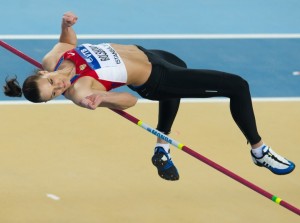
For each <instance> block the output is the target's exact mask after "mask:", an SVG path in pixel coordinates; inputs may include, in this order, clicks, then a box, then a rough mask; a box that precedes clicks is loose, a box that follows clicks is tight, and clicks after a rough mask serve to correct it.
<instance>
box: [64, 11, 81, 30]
mask: <svg viewBox="0 0 300 223" xmlns="http://www.w3.org/2000/svg"><path fill="white" fill-rule="evenodd" d="M77 19H78V17H77V16H76V15H75V14H74V13H73V12H66V13H65V14H64V15H63V17H62V25H63V26H66V27H71V26H73V25H74V24H75V23H76V22H77Z"/></svg>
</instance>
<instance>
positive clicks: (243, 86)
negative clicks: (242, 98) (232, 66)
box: [233, 75, 249, 92]
mask: <svg viewBox="0 0 300 223" xmlns="http://www.w3.org/2000/svg"><path fill="white" fill-rule="evenodd" d="M233 83H234V88H235V90H236V91H238V92H241V91H249V84H248V81H246V80H245V79H244V78H242V77H241V76H238V75H235V76H234V82H233Z"/></svg>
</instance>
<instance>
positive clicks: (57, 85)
mask: <svg viewBox="0 0 300 223" xmlns="http://www.w3.org/2000/svg"><path fill="white" fill-rule="evenodd" d="M38 74H39V75H41V78H40V79H39V80H38V81H37V85H38V88H39V90H40V96H41V99H42V100H43V101H45V102H47V101H50V100H52V99H54V98H56V97H58V96H60V95H62V93H63V92H65V91H66V90H67V89H68V88H69V87H70V85H71V83H70V80H69V79H68V78H67V77H65V76H64V75H62V74H59V73H58V72H48V71H39V73H38Z"/></svg>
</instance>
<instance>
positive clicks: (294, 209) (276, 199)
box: [0, 40, 300, 215]
mask: <svg viewBox="0 0 300 223" xmlns="http://www.w3.org/2000/svg"><path fill="white" fill-rule="evenodd" d="M0 45H1V46H2V47H3V48H5V49H7V50H8V51H10V52H12V53H13V54H15V55H17V56H19V57H21V58H22V59H24V60H26V61H27V62H29V63H31V64H33V65H34V66H36V67H38V68H40V69H42V68H43V66H42V64H41V63H39V62H38V61H36V60H34V59H32V58H31V57H29V56H27V55H26V54H24V53H22V52H21V51H19V50H17V49H16V48H14V47H12V46H10V45H9V44H7V43H5V42H4V41H2V40H0ZM110 110H112V111H114V112H115V113H117V114H119V115H121V116H122V117H124V118H126V119H127V120H129V121H131V122H133V123H134V124H136V125H138V126H140V127H142V128H143V129H145V130H146V131H148V132H150V133H152V134H153V135H155V136H157V137H159V138H161V139H163V140H165V141H167V142H169V143H170V144H171V145H173V146H175V147H176V148H178V149H180V150H182V151H184V152H186V153H187V154H189V155H191V156H193V157H195V158H196V159H198V160H200V161H202V162H203V163H205V164H207V165H209V166H210V167H212V168H214V169H216V170H218V171H220V172H221V173H223V174H225V175H227V176H228V177H230V178H232V179H234V180H236V181H237V182H239V183H241V184H243V185H245V186H246V187H248V188H250V189H252V190H254V191H255V192H257V193H259V194H261V195H262V196H264V197H266V198H268V199H270V200H272V201H273V202H275V203H276V204H279V205H281V206H282V207H285V208H286V209H288V210H290V211H292V212H294V213H295V214H297V215H300V209H298V208H297V207H295V206H293V205H291V204H289V203H288V202H286V201H284V200H282V199H281V198H279V197H277V196H275V195H273V194H271V193H269V192H267V191H265V190H264V189H262V188H260V187H258V186H256V185H255V184H253V183H251V182H249V181H248V180H246V179H244V178H242V177H240V176H238V175H237V174H235V173H233V172H231V171H230V170H228V169H226V168H224V167H222V166H220V165H219V164H217V163H215V162H214V161H212V160H210V159H208V158H206V157H204V156H203V155H201V154H199V153H197V152H195V151H194V150H192V149H190V148H189V147H187V146H186V145H184V144H182V143H179V142H177V141H176V140H174V139H172V138H171V137H169V136H167V135H165V134H163V133H162V132H160V131H158V130H156V129H154V128H152V127H151V126H149V125H147V124H146V123H144V122H143V121H141V120H139V119H137V118H135V117H134V116H132V115H130V114H128V113H126V112H124V111H121V110H116V109H110Z"/></svg>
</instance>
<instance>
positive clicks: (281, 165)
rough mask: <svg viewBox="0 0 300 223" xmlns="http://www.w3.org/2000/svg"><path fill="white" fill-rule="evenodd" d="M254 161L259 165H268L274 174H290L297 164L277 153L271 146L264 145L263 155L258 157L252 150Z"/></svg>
mask: <svg viewBox="0 0 300 223" xmlns="http://www.w3.org/2000/svg"><path fill="white" fill-rule="evenodd" d="M251 156H252V159H253V162H254V163H255V164H256V165H257V166H259V167H266V168H268V169H269V170H270V171H271V172H273V173H274V174H278V175H284V174H289V173H290V172H292V171H293V170H294V169H295V164H294V163H293V162H291V161H289V160H287V159H285V158H284V157H282V156H280V155H278V154H277V153H275V152H274V151H273V150H272V149H271V148H270V147H268V146H264V147H263V155H262V157H256V156H255V155H254V154H253V153H252V151H251Z"/></svg>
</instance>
